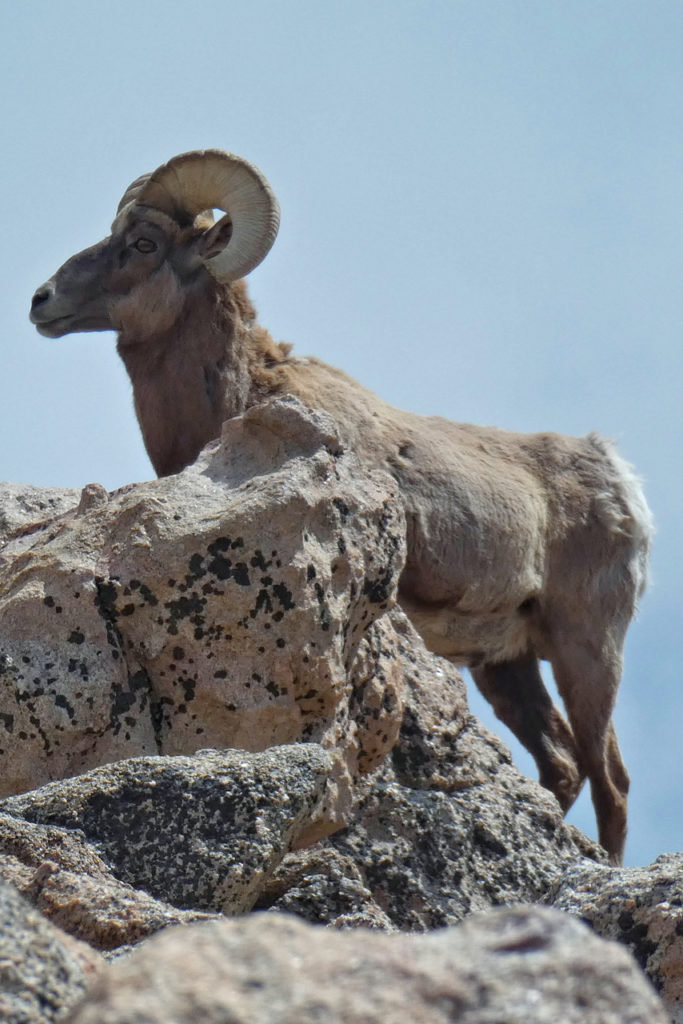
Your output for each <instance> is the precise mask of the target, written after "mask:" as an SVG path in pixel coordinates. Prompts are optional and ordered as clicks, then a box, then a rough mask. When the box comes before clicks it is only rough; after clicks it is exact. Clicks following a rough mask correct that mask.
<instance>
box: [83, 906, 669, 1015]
mask: <svg viewBox="0 0 683 1024" xmlns="http://www.w3.org/2000/svg"><path fill="white" fill-rule="evenodd" d="M171 1020H172V1021H174V1024H195V1022H196V1021H202V1022H204V1024H226V1022H227V1021H245V1022H246V1021H249V1024H290V1022H292V1021H296V1022H297V1024H319V1022H320V1021H325V1022H326V1024H336V1022H339V1024H367V1022H368V1021H387V1022H391V1024H447V1022H448V1021H453V1022H455V1021H457V1022H458V1024H494V1022H495V1024H500V1022H503V1021H504V1022H505V1024H558V1021H561V1022H562V1024H665V1022H666V1020H667V1018H666V1014H665V1013H664V1011H663V1009H662V1006H661V1004H660V1002H659V1000H658V999H657V997H656V995H655V993H654V992H653V991H652V990H651V988H650V986H649V985H648V983H647V981H646V980H645V979H644V978H643V977H642V975H641V973H640V971H639V970H638V968H637V966H636V964H635V963H634V962H633V959H632V958H631V956H630V955H629V954H628V953H627V952H626V950H624V949H622V948H621V947H619V946H617V945H616V944H615V943H609V942H606V941H604V940H603V939H598V938H596V937H595V936H594V935H591V933H590V932H589V931H588V929H587V928H585V926H584V925H582V924H580V923H579V922H577V921H573V920H572V919H571V918H569V917H566V916H564V915H562V914H559V913H558V912H556V911H551V910H543V909H538V908H530V907H525V908H515V909H505V910H499V911H495V912H492V913H490V914H487V915H481V916H478V917H474V918H472V919H471V920H469V921H467V922H466V923H465V924H463V925H460V926H458V927H457V928H450V929H444V930H441V931H438V932H436V933H434V934H433V935H429V936H406V935H380V934H377V933H374V932H371V931H362V930H361V931H354V932H337V931H334V930H331V929H314V928H313V927H312V926H310V925H305V924H303V923H302V922H300V921H296V920H295V919H292V918H287V917H280V916H275V915H259V916H252V917H251V918H248V919H244V920H240V921H230V922H227V921H226V922H223V921H221V922H210V923H208V924H202V925H194V926H191V927H190V928H188V929H182V930H177V929H172V930H171V932H166V933H165V934H163V935H160V936H155V937H154V938H152V939H150V940H149V941H148V942H146V943H144V944H143V946H142V947H140V948H139V949H137V950H136V951H134V952H133V953H132V954H131V955H130V956H129V957H126V958H125V959H124V960H119V961H117V962H116V963H114V964H111V965H110V966H109V967H108V969H107V972H106V974H104V975H103V976H102V977H101V978H100V979H98V981H97V983H96V985H95V986H94V988H93V990H92V991H91V992H90V993H89V995H88V996H86V998H85V999H84V1000H83V1002H82V1004H81V1005H80V1006H79V1007H77V1008H76V1009H75V1010H74V1011H73V1014H72V1016H70V1017H69V1024H124V1022H125V1024H155V1022H159V1024H161V1022H164V1024H166V1022H168V1021H171Z"/></svg>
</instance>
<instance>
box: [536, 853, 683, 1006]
mask: <svg viewBox="0 0 683 1024" xmlns="http://www.w3.org/2000/svg"><path fill="white" fill-rule="evenodd" d="M548 901H549V902H552V903H553V904H554V906H556V907H559V908H561V909H562V910H566V911H568V912H569V913H570V914H575V915H576V916H578V917H581V918H583V919H584V920H585V921H587V922H588V923H589V924H590V925H591V927H592V928H593V930H594V931H595V932H596V933H597V934H598V935H602V936H605V937H606V938H611V939H618V940H619V942H622V943H623V944H624V945H626V946H628V947H629V949H630V950H631V951H632V953H633V955H634V956H635V958H636V960H637V961H638V963H639V964H640V965H641V967H642V968H643V969H644V971H645V973H646V974H647V975H648V977H649V978H650V980H651V981H652V983H653V985H654V987H655V989H656V990H657V991H658V992H659V994H660V996H661V998H662V1001H663V1003H664V1005H665V1006H666V1008H667V1010H668V1011H669V1013H670V1014H671V1019H672V1020H673V1021H674V1024H681V1022H683V854H680V853H676V854H665V855H663V856H661V857H658V858H657V860H656V861H654V863H653V864H651V865H650V866H649V867H646V868H612V867H605V866H599V865H596V864H586V863H584V864H577V865H575V866H573V867H570V868H568V869H567V872H566V874H565V875H564V877H563V878H562V880H561V881H560V882H558V883H557V884H556V885H555V886H554V888H553V890H552V892H551V893H550V895H549V897H548Z"/></svg>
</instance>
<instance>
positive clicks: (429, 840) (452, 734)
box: [258, 610, 604, 931]
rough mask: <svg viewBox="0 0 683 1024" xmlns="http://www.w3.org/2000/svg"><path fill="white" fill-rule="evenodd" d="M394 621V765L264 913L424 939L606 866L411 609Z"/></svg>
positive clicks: (295, 858) (264, 903) (288, 871)
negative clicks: (400, 688)
mask: <svg viewBox="0 0 683 1024" xmlns="http://www.w3.org/2000/svg"><path fill="white" fill-rule="evenodd" d="M391 619H392V624H393V626H394V637H395V638H396V642H397V644H398V650H397V651H396V652H394V653H395V656H398V657H399V658H400V660H401V664H402V666H403V676H404V680H405V685H406V692H405V694H404V698H403V700H404V720H403V726H402V728H401V733H400V736H399V739H398V742H397V744H396V746H395V747H394V749H393V751H392V753H391V759H390V761H391V763H388V764H386V765H385V766H384V767H383V768H382V769H380V770H379V771H378V772H377V773H376V774H375V775H373V776H372V777H371V778H369V779H368V780H367V781H366V782H364V783H363V784H360V785H359V787H358V797H357V803H356V808H355V812H354V816H353V819H352V821H351V822H350V823H349V825H348V826H347V827H346V828H345V829H343V830H342V831H340V832H338V833H337V834H336V835H334V836H331V837H330V838H329V839H327V840H326V841H325V842H323V843H321V844H318V845H317V846H315V847H313V848H312V849H311V850H307V851H304V852H303V853H293V854H290V855H289V856H288V857H286V858H285V860H284V861H283V863H282V865H281V866H280V867H279V868H278V869H277V871H276V872H275V873H274V874H273V876H272V878H271V879H270V881H269V882H268V883H267V885H266V887H265V888H264V890H263V892H262V893H261V895H260V897H259V900H258V906H259V907H260V908H262V909H264V908H268V907H270V908H274V909H277V910H282V911H287V912H290V913H294V914H297V915H299V916H301V917H304V918H305V919H306V920H308V921H311V922H316V923H333V924H335V925H337V926H338V927H341V926H349V925H350V926H354V925H356V924H358V923H362V924H367V925H370V926H371V927H374V928H383V929H386V930H392V929H400V930H402V931H425V930H429V929H431V928H438V927H442V926H444V925H449V924H455V923H457V922H458V921H461V920H463V918H465V917H466V916H467V915H468V914H471V913H472V912H473V911H476V910H485V909H486V908H488V907H492V906H497V905H499V904H503V903H505V904H511V903H524V902H535V901H538V900H541V899H542V898H543V897H544V896H545V894H546V893H547V892H548V890H549V889H550V887H551V886H552V884H553V883H554V882H555V881H556V880H557V878H558V876H560V875H561V874H562V872H563V871H564V870H565V869H566V868H567V866H568V865H571V864H574V863H576V862H577V861H579V860H581V858H582V857H592V858H594V859H596V860H598V861H600V860H604V853H603V852H602V850H601V848H600V847H599V846H598V845H597V844H596V843H591V841H590V840H588V839H587V838H586V837H585V836H582V835H581V833H580V832H578V830H577V829H574V828H572V827H570V826H567V825H565V824H564V822H563V818H562V812H561V810H560V807H559V804H558V803H557V801H556V800H555V798H554V797H553V796H552V795H551V794H550V793H549V792H548V790H546V789H543V788H542V787H541V786H539V785H538V783H536V782H534V781H532V780H530V779H527V778H525V777H524V776H523V775H521V774H520V772H518V771H517V769H516V768H515V767H514V765H513V764H512V761H511V757H510V753H509V751H508V749H507V748H506V747H505V745H504V744H503V743H502V741H501V740H499V739H498V738H497V737H496V736H494V735H493V734H492V733H490V732H488V730H486V729H484V728H483V727H482V726H481V724H480V723H479V722H478V721H477V719H475V718H474V717H473V716H472V715H470V714H469V711H468V710H467V698H466V694H465V688H464V684H463V681H462V679H461V677H460V675H459V674H458V673H457V672H456V671H455V670H454V669H453V668H452V666H450V665H449V664H448V663H447V662H446V661H444V660H443V659H441V658H438V657H436V656H435V655H433V654H430V653H429V652H428V651H426V650H425V648H424V646H423V644H422V643H421V641H420V639H419V637H418V636H417V635H416V634H415V632H414V631H413V629H412V627H411V626H410V624H409V623H408V622H407V620H406V619H405V617H404V616H403V615H402V613H401V612H400V611H398V610H395V611H394V612H392V613H391Z"/></svg>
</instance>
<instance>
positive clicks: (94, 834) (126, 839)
mask: <svg viewBox="0 0 683 1024" xmlns="http://www.w3.org/2000/svg"><path fill="white" fill-rule="evenodd" d="M330 767H331V765H330V758H329V756H328V755H327V754H326V753H325V752H324V751H323V750H322V748H321V747H320V746H318V745H317V744H293V745H291V746H286V747H279V748H278V747H274V748H271V749H269V750H267V751H265V752H264V753H261V754H249V753H246V752H245V751H239V750H227V751H213V750H207V751H201V752H199V753H197V754H195V755H193V756H175V757H144V758H131V759H130V760H128V761H121V762H118V763H116V764H113V765H105V766H103V767H101V768H95V769H93V770H92V771H90V772H88V773H86V774H85V775H81V776H78V777H77V778H74V779H65V780H62V781H60V782H53V783H49V784H48V785H46V786H43V787H42V788H41V789H38V790H34V791H33V792H30V793H24V794H22V795H21V796H15V797H9V798H7V799H6V800H3V801H1V802H0V811H2V812H4V813H6V814H11V815H14V816H16V817H21V818H24V819H26V820H27V821H32V822H36V823H39V824H42V825H57V826H59V827H60V828H69V829H79V830H80V832H81V833H82V834H83V835H84V837H85V838H86V839H87V840H88V841H89V842H91V843H93V844H95V846H96V848H97V850H98V851H99V852H100V853H101V855H102V857H103V858H104V860H105V861H106V863H107V864H108V865H109V866H110V867H111V868H112V869H113V871H114V872H115V874H116V875H117V877H119V878H120V879H122V880H123V881H124V882H127V883H128V884H129V885H131V886H134V887H135V888H140V889H144V890H145V891H146V892H148V893H150V894H151V895H152V896H154V897H156V898H157V899H161V900H164V901H166V902H169V903H173V904H174V905H175V906H176V907H181V908H187V907H193V908H199V909H202V910H213V911H221V912H223V913H228V914H235V913H242V912H244V911H246V910H249V909H251V907H252V906H253V905H254V903H255V901H256V898H257V896H258V894H259V892H260V891H261V889H262V887H263V885H264V883H265V881H266V880H267V878H268V876H269V875H270V874H271V873H272V871H273V870H274V869H275V867H276V866H277V865H278V864H279V862H280V861H281V859H282V857H283V856H284V855H285V854H286V853H287V852H288V850H290V849H291V848H292V846H293V844H294V842H295V840H296V838H297V836H298V835H299V834H300V833H301V831H302V830H303V829H305V828H307V826H308V823H309V821H310V820H311V819H313V818H315V816H316V810H317V806H318V804H319V803H320V800H321V799H322V795H323V793H324V792H325V788H326V783H327V777H328V774H329V771H330Z"/></svg>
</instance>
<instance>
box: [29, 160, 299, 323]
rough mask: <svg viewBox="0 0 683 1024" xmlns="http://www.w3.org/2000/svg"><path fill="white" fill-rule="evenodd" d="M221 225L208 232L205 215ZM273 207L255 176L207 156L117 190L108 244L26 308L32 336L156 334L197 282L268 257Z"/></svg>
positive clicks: (74, 263) (224, 277) (172, 164)
mask: <svg viewBox="0 0 683 1024" xmlns="http://www.w3.org/2000/svg"><path fill="white" fill-rule="evenodd" d="M214 209H218V210H221V211H223V213H224V216H223V217H221V218H220V219H219V220H218V221H217V222H216V223H213V212H212V211H213V210H214ZM278 225H279V207H278V203H277V200H276V199H275V196H274V195H273V193H272V191H271V189H270V186H269V185H268V182H267V181H266V180H265V178H264V177H263V175H262V174H261V172H260V171H258V170H257V168H255V167H254V166H253V165H252V164H249V163H247V161H246V160H242V159H241V158H240V157H236V156H233V155H232V154H229V153H224V152H222V151H221V150H217V149H208V150H200V151H194V152H191V153H183V154H181V155H180V156H176V157H174V158H173V159H172V160H169V162H168V163H166V164H163V165H162V166H161V167H159V168H158V169H157V170H156V171H154V173H153V174H150V175H144V176H143V177H141V178H138V179H137V180H136V181H134V182H133V183H132V185H130V186H129V187H128V189H127V190H126V192H125V194H124V196H123V198H122V200H121V202H120V203H119V208H118V211H117V215H116V219H115V220H114V223H113V225H112V230H111V234H110V235H109V236H108V237H107V238H105V239H103V240H102V241H101V242H98V243H97V244H96V245H93V246H91V247H90V248H89V249H84V250H83V252H80V253H77V254H76V255H75V256H72V257H71V259H70V260H67V262H66V263H65V264H64V265H63V266H62V267H60V269H59V270H58V271H57V273H56V274H55V275H54V277H51V278H50V280H49V281H47V282H46V283H45V284H44V285H42V286H41V287H40V288H39V289H38V290H37V292H36V293H35V295H34V296H33V302H32V305H31V314H30V315H31V320H32V322H33V323H34V324H35V325H36V327H37V329H38V330H39V331H40V333H41V334H44V335H45V336H47V337H49V338H59V337H61V336H62V335H64V334H70V333H71V332H74V331H105V330H110V329H114V330H118V331H123V332H127V331H131V330H133V331H134V332H135V334H136V336H137V337H138V338H141V337H144V336H145V335H148V334H152V333H157V332H159V331H164V330H166V329H167V328H169V327H170V326H171V325H172V323H173V322H174V320H175V319H176V317H177V316H178V314H179V312H180V310H181V309H182V305H183V303H184V301H185V297H186V295H187V294H188V293H191V292H192V291H193V290H194V289H195V288H197V287H201V286H202V282H204V283H206V275H207V273H208V274H210V275H211V276H212V277H214V278H215V279H217V280H218V281H221V282H228V281H235V280H237V279H238V278H241V277H244V276H245V274H248V273H249V272H250V271H251V270H253V269H254V267H256V266H257V265H258V264H259V263H260V262H261V260H262V259H263V258H264V256H265V255H266V253H267V252H268V250H269V249H270V247H271V245H272V244H273V241H274V240H275V236H276V234H277V230H278Z"/></svg>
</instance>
